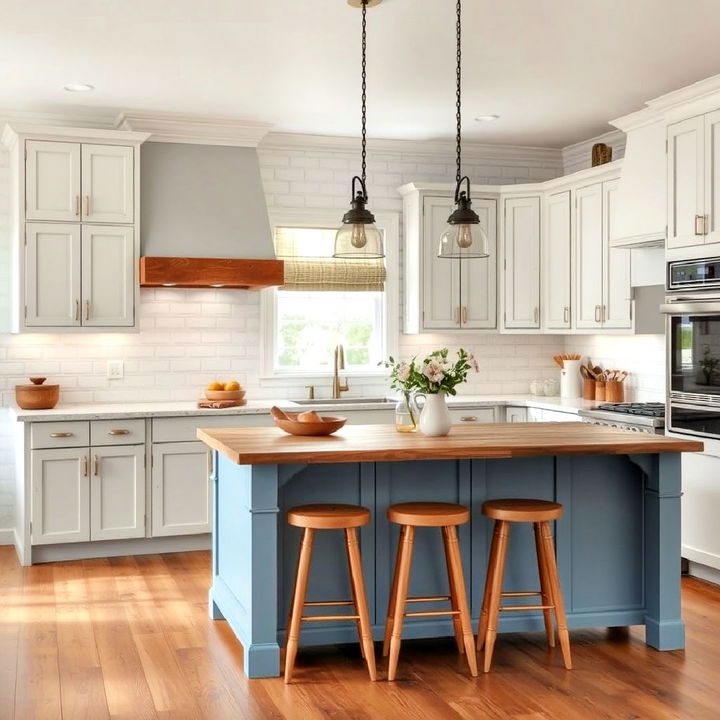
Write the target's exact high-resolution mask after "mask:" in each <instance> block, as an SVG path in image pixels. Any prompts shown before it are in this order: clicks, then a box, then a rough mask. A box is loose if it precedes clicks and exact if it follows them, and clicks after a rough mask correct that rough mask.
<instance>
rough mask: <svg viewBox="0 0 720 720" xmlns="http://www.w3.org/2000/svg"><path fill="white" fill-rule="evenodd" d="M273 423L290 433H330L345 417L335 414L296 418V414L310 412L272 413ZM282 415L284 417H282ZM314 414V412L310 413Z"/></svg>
mask: <svg viewBox="0 0 720 720" xmlns="http://www.w3.org/2000/svg"><path fill="white" fill-rule="evenodd" d="M281 413H282V414H281ZM272 415H273V420H274V421H275V424H276V425H277V426H278V427H279V428H280V429H281V430H284V431H285V432H286V433H290V435H316V436H319V435H332V433H334V432H335V431H336V430H339V429H340V428H341V427H342V426H343V425H344V424H345V423H346V422H347V418H344V417H340V416H336V415H317V417H318V418H319V419H318V420H312V419H306V420H298V415H310V413H285V412H282V411H280V412H278V413H275V412H273V413H272ZM283 415H284V416H285V417H283ZM312 415H316V413H312Z"/></svg>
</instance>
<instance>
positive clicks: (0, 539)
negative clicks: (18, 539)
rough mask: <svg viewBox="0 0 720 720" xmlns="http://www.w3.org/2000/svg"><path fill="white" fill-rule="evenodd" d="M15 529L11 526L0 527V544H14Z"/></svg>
mask: <svg viewBox="0 0 720 720" xmlns="http://www.w3.org/2000/svg"><path fill="white" fill-rule="evenodd" d="M14 544H15V530H13V528H3V529H0V545H14Z"/></svg>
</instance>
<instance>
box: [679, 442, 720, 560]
mask: <svg viewBox="0 0 720 720" xmlns="http://www.w3.org/2000/svg"><path fill="white" fill-rule="evenodd" d="M682 437H685V438H687V436H682ZM711 442H712V441H711ZM718 473H720V458H718V457H715V456H713V455H707V454H705V453H683V455H682V492H683V495H682V505H681V507H682V524H681V527H682V556H683V557H684V558H687V559H688V560H690V561H691V562H695V563H700V564H701V565H706V566H708V567H711V568H715V569H716V570H720V533H718V531H717V518H718V510H719V509H720V483H718V481H717V478H718Z"/></svg>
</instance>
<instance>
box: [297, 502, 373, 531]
mask: <svg viewBox="0 0 720 720" xmlns="http://www.w3.org/2000/svg"><path fill="white" fill-rule="evenodd" d="M287 521H288V524H289V525H294V526H295V527H301V528H312V529H313V530H342V529H343V528H353V527H361V526H362V525H367V524H368V523H369V522H370V511H369V510H368V509H367V508H366V507H363V506H362V505H342V504H339V503H338V504H336V503H322V504H317V505H297V506H296V507H293V508H290V509H289V510H288V513H287Z"/></svg>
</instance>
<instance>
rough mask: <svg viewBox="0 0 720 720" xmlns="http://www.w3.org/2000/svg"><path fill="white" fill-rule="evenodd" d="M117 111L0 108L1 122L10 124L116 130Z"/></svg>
mask: <svg viewBox="0 0 720 720" xmlns="http://www.w3.org/2000/svg"><path fill="white" fill-rule="evenodd" d="M116 116H117V113H116V112H113V111H105V112H102V111H97V112H84V111H82V112H78V111H77V110H74V111H73V110H68V111H67V112H45V111H30V110H12V109H10V108H0V123H8V124H10V125H52V126H56V127H57V126H59V127H84V128H91V129H92V128H100V129H103V130H115V129H116V128H115V118H116Z"/></svg>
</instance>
